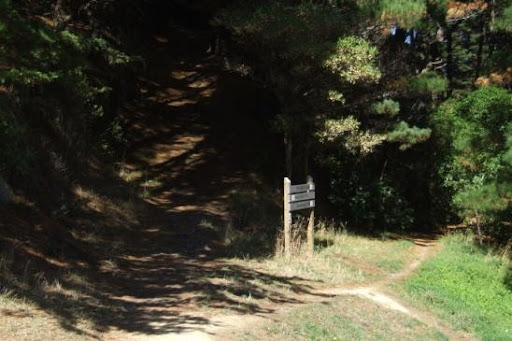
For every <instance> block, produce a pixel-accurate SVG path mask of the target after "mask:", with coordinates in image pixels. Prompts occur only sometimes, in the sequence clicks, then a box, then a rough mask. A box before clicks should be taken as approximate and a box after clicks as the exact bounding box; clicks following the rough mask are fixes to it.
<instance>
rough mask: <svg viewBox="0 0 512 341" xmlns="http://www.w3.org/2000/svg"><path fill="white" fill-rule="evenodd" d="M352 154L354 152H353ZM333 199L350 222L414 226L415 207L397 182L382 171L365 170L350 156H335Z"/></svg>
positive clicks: (372, 226)
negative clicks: (380, 173) (385, 175)
mask: <svg viewBox="0 0 512 341" xmlns="http://www.w3.org/2000/svg"><path fill="white" fill-rule="evenodd" d="M352 158H353V156H352ZM331 162H332V164H331V165H330V169H331V171H332V174H331V196H330V198H329V199H330V200H331V202H332V203H333V204H334V205H335V207H338V208H339V212H338V213H339V216H340V219H341V220H343V221H345V222H347V223H348V225H349V226H358V227H362V228H364V229H365V230H367V229H376V230H391V231H397V230H405V229H409V228H411V227H412V226H413V223H414V210H413V209H412V207H411V205H410V203H409V202H408V200H407V199H406V198H405V197H404V196H403V194H402V193H400V192H399V191H398V188H399V186H397V183H395V182H393V181H391V180H390V179H386V178H382V179H381V178H379V177H378V176H379V174H368V173H366V174H365V173H363V172H362V171H361V170H362V169H364V168H366V167H369V166H368V165H357V161H354V159H351V158H350V157H348V156H345V157H343V158H339V159H338V158H336V159H335V158H333V159H332V160H331ZM340 175H341V176H340Z"/></svg>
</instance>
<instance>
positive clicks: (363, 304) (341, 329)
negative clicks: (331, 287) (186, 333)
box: [238, 296, 448, 341]
mask: <svg viewBox="0 0 512 341" xmlns="http://www.w3.org/2000/svg"><path fill="white" fill-rule="evenodd" d="M238 339H239V340H256V339H258V340H282V341H287V340H294V341H295V340H447V339H448V338H447V337H446V336H445V335H443V334H442V333H441V332H439V331H437V330H435V329H432V328H430V327H428V326H426V325H425V324H423V323H421V322H419V321H417V320H415V319H413V318H410V317H407V316H405V315H403V314H402V313H399V312H394V311H391V310H386V309H382V307H380V306H378V305H376V304H375V303H372V302H370V301H368V300H366V299H364V298H358V297H354V296H345V297H342V298H339V299H336V300H334V301H332V302H330V303H320V304H312V305H308V306H307V308H304V307H301V308H297V309H295V310H294V311H292V312H290V313H289V314H288V315H287V316H286V317H285V318H284V319H282V321H280V322H274V323H271V324H270V325H267V326H266V327H264V328H261V329H252V330H250V331H246V332H245V333H242V334H240V335H239V336H238Z"/></svg>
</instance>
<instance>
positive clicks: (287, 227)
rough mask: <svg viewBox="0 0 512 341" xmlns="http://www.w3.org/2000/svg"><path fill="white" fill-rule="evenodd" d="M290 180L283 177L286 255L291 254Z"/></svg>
mask: <svg viewBox="0 0 512 341" xmlns="http://www.w3.org/2000/svg"><path fill="white" fill-rule="evenodd" d="M291 185H292V182H291V180H290V179H288V178H284V253H285V255H286V257H289V256H290V254H291V249H290V243H291V234H292V232H291V224H292V212H291V211H290V188H291Z"/></svg>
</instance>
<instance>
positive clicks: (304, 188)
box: [290, 184, 315, 194]
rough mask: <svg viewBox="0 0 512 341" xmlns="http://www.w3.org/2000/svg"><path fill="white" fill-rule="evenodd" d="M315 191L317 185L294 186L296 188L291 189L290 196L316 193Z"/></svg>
mask: <svg viewBox="0 0 512 341" xmlns="http://www.w3.org/2000/svg"><path fill="white" fill-rule="evenodd" d="M314 190H315V184H302V185H294V186H291V188H290V194H294V193H301V192H307V191H314Z"/></svg>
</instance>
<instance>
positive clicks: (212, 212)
mask: <svg viewBox="0 0 512 341" xmlns="http://www.w3.org/2000/svg"><path fill="white" fill-rule="evenodd" d="M174 32H177V33H174V34H173V35H172V36H155V37H154V53H153V54H152V56H151V58H150V60H148V62H147V64H148V70H147V74H146V75H145V76H143V77H140V79H139V80H140V81H141V84H142V98H141V99H140V100H139V101H137V102H134V103H132V104H130V105H128V106H127V107H126V110H127V113H126V122H125V123H126V124H127V125H128V126H130V135H129V136H128V140H130V141H132V142H133V144H132V146H131V148H130V150H129V151H128V153H127V155H126V162H125V165H124V167H125V172H126V174H127V175H128V176H131V177H133V179H132V180H131V181H135V182H136V183H137V184H138V185H139V187H140V188H141V189H143V190H144V191H145V192H147V199H146V201H147V202H148V203H149V204H150V205H151V207H152V208H151V210H149V211H148V212H147V214H146V217H145V219H144V224H143V225H144V228H142V229H140V230H136V231H133V234H132V236H131V240H132V247H131V248H130V249H129V250H128V252H127V253H126V254H125V255H124V257H123V258H122V259H120V260H119V263H118V264H117V266H116V268H115V269H114V270H111V271H110V273H109V275H110V277H108V280H105V282H104V283H99V286H100V287H101V288H102V292H105V293H107V294H108V296H109V297H108V300H109V301H110V302H111V303H112V304H113V305H114V304H115V305H116V306H121V307H122V309H121V310H118V311H117V312H116V313H115V314H112V315H113V316H109V317H108V318H106V319H105V321H104V328H105V330H106V331H105V333H102V337H103V338H104V339H105V340H155V341H156V340H211V339H229V338H230V335H231V334H232V332H233V331H236V330H241V329H244V328H247V327H253V326H256V325H258V324H262V323H265V322H266V321H268V320H269V319H272V320H279V319H281V318H282V317H283V316H285V314H286V312H288V311H290V310H291V309H293V308H295V307H297V306H298V305H304V304H308V303H315V302H320V301H325V300H328V299H332V298H333V297H337V296H343V295H355V296H359V297H363V298H366V299H369V300H371V301H373V302H376V303H378V304H380V305H381V306H382V307H383V309H393V310H397V311H400V312H402V313H404V314H407V315H409V316H412V317H414V318H416V319H418V320H420V321H422V322H424V323H426V324H427V325H429V326H432V327H435V328H437V329H439V330H441V331H442V332H444V333H445V334H446V335H447V336H449V337H450V339H470V337H469V336H468V335H464V334H461V333H458V332H455V331H453V330H452V329H451V328H450V327H449V326H447V325H446V324H444V323H442V322H440V321H438V320H437V319H436V318H434V317H433V316H431V315H429V314H427V313H424V312H420V311H418V310H415V309H413V308H412V307H407V306H405V305H404V304H402V303H400V302H399V301H397V300H396V299H394V298H393V297H392V296H391V295H389V294H387V293H386V292H385V287H386V286H387V285H388V284H390V283H392V282H396V281H401V280H403V279H404V278H406V277H408V276H409V275H411V273H412V272H413V271H414V270H416V269H417V268H418V266H419V265H420V264H421V263H422V262H423V261H425V260H426V259H427V258H428V257H429V256H430V255H431V254H432V253H433V252H434V251H435V249H436V243H435V242H434V241H433V240H429V239H423V240H422V239H416V240H415V243H416V246H415V247H414V250H413V253H412V259H411V263H410V264H409V265H408V266H407V267H406V268H405V269H404V270H402V271H401V272H399V273H397V274H394V275H392V276H390V277H388V278H386V279H385V280H383V281H380V282H376V283H373V284H372V285H370V286H360V287H340V288H332V289H329V290H325V289H324V290H316V291H315V290H314V284H311V285H297V284H296V283H294V282H293V281H292V280H291V279H290V278H287V277H279V276H271V275H268V274H265V273H261V272H257V271H255V270H253V269H246V268H243V267H242V266H236V265H233V264H228V263H226V262H225V261H223V260H221V259H219V258H218V257H217V254H216V250H217V249H218V247H217V246H218V244H219V242H220V240H219V238H218V237H219V228H220V230H222V228H223V227H225V226H226V225H227V224H229V218H230V217H229V214H228V209H229V199H230V195H231V193H232V192H233V191H234V190H236V189H237V188H240V187H241V186H244V185H245V184H246V182H247V179H248V178H251V171H252V170H251V162H250V160H251V153H250V146H251V145H254V141H251V136H246V137H245V139H244V137H241V136H239V135H236V132H233V131H230V130H229V125H228V124H226V122H223V121H222V120H219V119H218V118H216V119H212V118H211V117H210V116H209V115H211V114H212V112H211V110H210V109H209V108H210V105H211V101H212V100H214V98H215V95H216V91H217V90H218V81H219V73H218V70H219V67H218V65H216V62H215V60H214V59H212V58H211V57H210V56H208V55H207V54H206V50H207V48H208V36H207V35H204V34H202V33H197V32H191V31H187V30H181V31H180V30H176V29H174ZM225 119H226V120H229V119H230V117H229V115H228V116H225ZM221 234H222V233H221ZM227 278H237V281H238V282H240V283H242V285H241V288H237V287H232V286H230V285H229V283H227V284H226V282H225V281H224V280H225V279H227ZM255 279H258V280H259V281H261V282H263V283H265V282H267V283H279V284H283V285H289V286H293V288H294V291H295V293H294V297H289V296H287V295H286V294H282V293H279V292H277V291H276V292H269V291H268V289H263V288H262V287H260V286H258V284H256V283H255V282H254V280H255ZM240 292H249V293H251V294H253V295H259V297H271V300H270V303H267V304H265V305H263V304H254V303H251V302H245V301H240V300H236V299H235V298H233V297H234V296H239V295H240ZM223 311H224V314H219V312H223ZM226 311H228V313H227V314H226V313H225V312H226Z"/></svg>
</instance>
